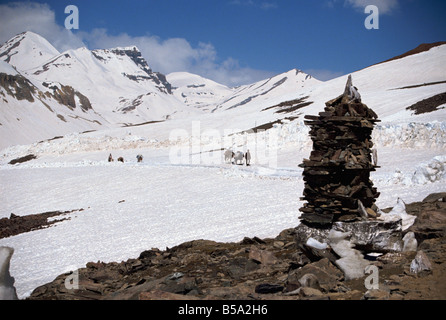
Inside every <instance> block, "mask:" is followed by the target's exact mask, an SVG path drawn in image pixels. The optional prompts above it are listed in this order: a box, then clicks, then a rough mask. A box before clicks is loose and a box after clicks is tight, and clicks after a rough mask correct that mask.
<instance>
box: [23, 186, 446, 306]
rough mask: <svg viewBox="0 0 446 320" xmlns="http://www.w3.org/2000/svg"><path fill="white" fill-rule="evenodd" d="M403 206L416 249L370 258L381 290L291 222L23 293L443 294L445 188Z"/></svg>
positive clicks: (93, 296)
mask: <svg viewBox="0 0 446 320" xmlns="http://www.w3.org/2000/svg"><path fill="white" fill-rule="evenodd" d="M406 211H407V213H409V214H412V215H416V216H417V219H416V220H415V223H414V225H412V226H411V227H410V229H409V230H406V231H407V232H409V231H412V232H414V233H415V236H416V239H417V241H418V247H417V250H416V251H410V252H387V253H385V254H383V255H381V256H379V257H377V258H376V259H375V260H374V261H372V264H373V265H375V266H376V267H377V269H376V270H378V279H379V282H378V285H379V288H378V289H372V290H368V289H367V288H366V286H365V282H367V279H366V278H367V277H368V275H365V276H364V277H363V278H360V279H355V280H349V281H347V280H345V276H344V274H343V272H342V271H341V270H340V269H338V268H337V267H336V265H335V264H334V263H333V261H334V259H335V258H336V257H334V256H333V255H332V254H333V253H330V254H325V255H324V254H322V255H321V254H318V253H317V252H314V251H313V252H311V250H308V247H305V246H304V245H303V244H302V243H298V242H297V241H296V238H297V237H296V234H297V233H298V232H299V231H298V228H293V229H287V230H284V231H283V232H281V233H280V234H279V235H278V236H277V237H275V238H274V239H259V238H245V239H243V240H242V241H241V242H237V243H218V242H213V241H208V240H196V241H190V242H186V243H183V244H180V245H178V246H176V247H173V248H168V249H167V250H165V251H161V250H159V249H156V248H153V249H150V250H146V251H144V252H142V253H141V254H140V256H139V257H138V258H135V259H129V260H127V261H122V262H112V263H103V262H99V261H98V262H90V263H87V265H86V267H85V268H81V269H79V270H77V271H76V272H75V273H73V274H69V273H67V274H61V275H60V276H58V277H57V278H56V279H55V280H54V281H53V282H51V283H48V284H45V285H43V286H40V287H38V288H36V289H35V290H34V292H33V293H32V294H31V296H30V297H28V299H29V300H53V299H57V300H59V299H60V300H85V299H87V300H131V299H140V300H199V299H201V300H216V299H217V300H314V299H317V300H361V299H365V300H367V299H389V300H402V299H409V300H432V299H446V281H445V279H446V193H441V194H433V195H430V196H429V197H427V198H426V199H424V200H423V201H422V202H416V203H411V204H407V205H406ZM416 256H418V258H420V259H418V258H417V261H422V263H421V264H422V266H423V268H424V270H421V271H419V272H417V273H414V272H411V270H410V265H411V263H412V261H413V260H414V258H415V257H416ZM423 268H422V269H423ZM370 275H371V274H370ZM71 280H74V281H71ZM76 280H78V282H76ZM369 283H370V282H369ZM76 286H77V289H76Z"/></svg>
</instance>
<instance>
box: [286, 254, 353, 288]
mask: <svg viewBox="0 0 446 320" xmlns="http://www.w3.org/2000/svg"><path fill="white" fill-rule="evenodd" d="M343 278H344V276H343V273H342V272H341V271H340V270H339V269H338V268H336V267H335V266H334V265H333V264H332V263H331V262H330V260H329V259H327V258H324V259H321V260H319V261H317V262H313V263H309V264H307V265H305V266H303V267H302V268H299V269H295V270H292V271H290V272H289V274H288V278H287V281H286V290H285V291H287V292H291V291H294V290H296V289H297V288H300V287H313V288H316V289H320V290H322V291H323V292H329V291H332V290H334V289H335V288H336V287H337V286H338V281H341V280H342V279H343Z"/></svg>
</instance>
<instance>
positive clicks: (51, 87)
mask: <svg viewBox="0 0 446 320" xmlns="http://www.w3.org/2000/svg"><path fill="white" fill-rule="evenodd" d="M0 58H1V59H2V60H3V61H4V62H6V63H7V64H8V65H9V66H13V67H14V68H15V70H16V71H15V72H14V73H16V74H17V75H18V76H19V77H21V79H26V81H27V83H29V85H30V86H31V87H32V90H31V93H30V94H31V95H32V96H33V98H32V99H28V102H27V103H24V102H23V101H22V100H23V99H20V97H17V95H14V91H13V90H10V89H8V88H11V84H7V82H5V81H3V82H2V83H3V85H2V86H1V87H0V90H1V94H2V96H3V97H4V99H3V100H2V104H7V108H2V110H3V109H5V111H4V112H1V113H0V123H2V126H1V127H0V130H1V133H2V137H7V139H8V141H3V139H2V144H1V146H5V145H8V144H9V143H26V142H32V141H33V140H29V139H28V138H29V137H30V136H33V137H34V138H35V139H44V138H46V139H48V138H51V137H54V136H57V135H63V134H65V133H68V132H73V131H84V130H98V129H101V128H110V127H116V126H128V125H136V124H141V123H147V122H152V121H164V120H166V119H168V118H170V117H175V114H176V113H180V114H181V113H182V112H188V110H189V111H192V112H193V111H194V110H195V109H192V108H187V106H185V105H184V104H183V103H182V102H180V101H179V100H178V99H177V98H175V97H174V96H173V94H172V91H171V85H170V84H169V83H168V82H167V80H166V78H165V76H164V75H162V74H160V73H157V72H153V71H152V70H151V69H150V67H149V66H148V64H147V62H146V61H145V59H144V58H143V57H142V55H141V52H140V51H139V50H138V49H137V48H136V47H125V48H114V49H108V50H105V49H104V50H93V51H90V50H88V49H87V48H79V49H76V50H68V51H65V52H62V53H59V52H58V51H57V50H56V49H55V48H54V47H53V46H52V45H51V44H50V43H49V42H48V41H46V40H45V39H44V38H42V37H41V36H39V35H37V34H35V33H32V32H24V33H22V34H20V35H18V36H16V37H14V38H12V39H11V40H9V41H8V42H6V43H5V44H3V45H2V46H1V47H0ZM3 61H2V69H1V70H0V73H2V74H3V77H7V75H8V74H9V75H10V73H11V69H10V68H9V67H8V66H6V65H5V63H4V62H3ZM8 72H9V73H8ZM9 80H10V81H11V79H9ZM14 86H15V87H17V84H15V85H14ZM18 87H20V85H19V86H18ZM45 99H53V100H54V101H46V100H45ZM27 104H29V106H28V110H26V112H22V110H21V109H23V108H25V105H27ZM16 105H17V106H16ZM31 105H32V107H31ZM45 109H46V110H45ZM48 111H49V113H48ZM18 119H20V120H18ZM16 121H22V122H21V123H20V124H18V123H15V122H16ZM17 132H19V134H17ZM22 132H23V134H22ZM24 132H26V134H25V133H24ZM14 135H16V138H15V139H14V138H13V136H14Z"/></svg>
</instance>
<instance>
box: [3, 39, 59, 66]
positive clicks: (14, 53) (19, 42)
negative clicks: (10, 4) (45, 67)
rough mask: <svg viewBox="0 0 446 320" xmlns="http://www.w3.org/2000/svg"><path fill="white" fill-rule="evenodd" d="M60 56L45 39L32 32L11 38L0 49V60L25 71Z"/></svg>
mask: <svg viewBox="0 0 446 320" xmlns="http://www.w3.org/2000/svg"><path fill="white" fill-rule="evenodd" d="M58 54H59V51H57V49H56V48H54V47H53V46H52V45H51V44H50V43H49V42H48V41H47V40H46V39H45V38H43V37H41V36H39V35H38V34H36V33H34V32H30V31H26V32H23V33H21V34H18V35H17V36H15V37H13V38H11V39H10V40H9V41H7V42H5V43H4V44H3V45H2V46H1V47H0V59H2V60H3V61H6V62H8V63H10V64H11V65H13V66H15V67H17V68H18V69H19V70H22V71H25V70H28V69H31V68H34V67H37V66H39V65H41V64H43V63H44V62H46V61H48V60H49V59H51V58H52V57H54V56H56V55H58Z"/></svg>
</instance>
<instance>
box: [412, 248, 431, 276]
mask: <svg viewBox="0 0 446 320" xmlns="http://www.w3.org/2000/svg"><path fill="white" fill-rule="evenodd" d="M422 271H427V272H430V271H432V264H431V262H430V261H429V258H428V257H427V256H426V254H425V253H424V251H423V250H419V251H418V252H417V255H416V256H415V259H413V260H412V262H411V263H410V272H412V273H420V272H422Z"/></svg>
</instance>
